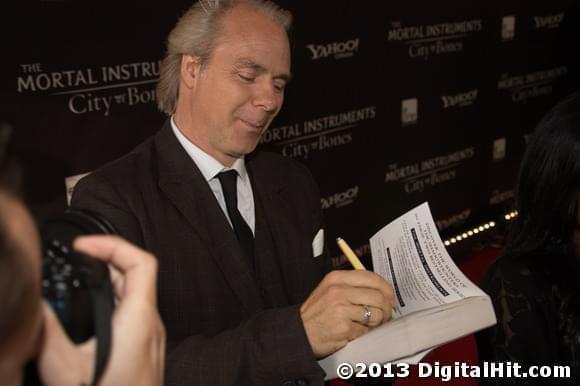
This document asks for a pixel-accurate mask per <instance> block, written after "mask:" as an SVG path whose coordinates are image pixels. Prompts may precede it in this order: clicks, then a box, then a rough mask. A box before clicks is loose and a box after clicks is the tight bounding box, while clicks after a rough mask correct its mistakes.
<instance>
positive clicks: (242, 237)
mask: <svg viewBox="0 0 580 386" xmlns="http://www.w3.org/2000/svg"><path fill="white" fill-rule="evenodd" d="M217 178H218V179H219V180H220V184H221V185H222V190H223V192H224V198H225V200H226V209H227V210H228V215H229V217H230V221H231V222H232V225H233V227H234V232H235V233H236V237H237V238H238V242H239V243H240V245H241V246H242V249H243V251H244V253H245V254H246V256H247V257H248V260H249V263H250V267H251V268H252V270H253V268H254V235H253V234H252V230H251V229H250V227H249V226H248V224H247V223H246V221H245V220H244V218H243V217H242V215H241V213H240V211H239V210H238V191H237V178H238V172H236V171H235V170H228V171H225V172H221V173H219V174H218V175H217Z"/></svg>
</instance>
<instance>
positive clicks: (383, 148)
mask: <svg viewBox="0 0 580 386" xmlns="http://www.w3.org/2000/svg"><path fill="white" fill-rule="evenodd" d="M280 4H281V5H282V6H284V7H286V8H288V9H290V10H291V11H292V12H293V14H294V20H295V25H294V28H293V30H292V43H291V44H292V50H293V53H292V55H293V63H292V72H293V74H294V79H293V81H292V82H291V84H290V85H289V86H288V89H287V94H286V102H285V106H284V108H283V110H282V112H281V113H280V115H279V116H278V117H277V118H276V120H275V121H274V123H273V125H272V127H271V129H270V130H269V131H268V132H267V133H266V134H265V136H264V137H263V139H262V143H261V145H260V146H261V147H263V148H265V149H268V150H271V151H275V152H279V153H281V154H283V155H285V156H287V157H291V158H294V159H296V160H298V161H300V162H304V163H305V164H306V165H307V166H308V167H309V168H310V170H311V171H312V173H313V174H314V176H315V178H316V180H317V181H318V183H319V186H320V191H321V196H322V202H321V205H322V207H323V208H324V212H325V217H326V222H327V226H328V237H329V239H330V240H331V239H334V238H335V237H337V236H341V237H343V238H345V239H346V240H348V241H349V243H350V244H351V245H352V246H353V247H354V248H355V249H356V250H357V251H358V252H359V254H362V255H364V258H365V259H368V252H369V251H368V238H369V237H370V236H371V235H372V234H373V233H374V232H376V231H377V230H378V229H379V228H380V227H382V226H383V225H384V224H386V223H387V222H388V221H390V220H392V219H394V218H395V217H397V216H398V215H400V214H401V213H402V212H403V211H405V210H408V209H410V208H412V207H413V206H415V205H417V204H419V203H421V202H423V201H425V200H427V201H429V203H430V205H431V208H432V211H433V214H434V216H435V218H436V221H437V223H438V226H439V228H440V230H441V232H442V234H443V235H451V234H454V233H456V232H458V231H461V230H463V229H467V228H468V227H472V226H474V225H478V224H479V223H481V222H483V221H489V220H494V219H497V218H500V216H501V215H502V214H503V213H504V212H505V211H507V210H510V209H511V208H512V205H513V200H512V197H513V185H514V182H515V179H516V175H517V170H518V167H519V162H520V159H521V156H522V154H523V151H524V149H525V137H526V135H527V134H529V133H530V132H531V130H532V129H533V127H534V126H535V124H536V123H537V121H538V120H539V119H540V117H541V116H542V115H543V114H544V113H545V112H546V111H547V110H548V109H549V108H550V107H551V106H553V105H554V104H555V103H556V102H557V101H559V100H561V99H562V98H563V97H565V96H566V95H567V94H569V93H570V92H572V91H573V90H575V89H577V88H578V69H579V61H578V53H577V52H578V50H577V49H576V46H575V42H574V40H575V39H576V38H577V36H579V34H578V32H579V31H578V25H579V23H578V21H579V16H578V3H577V1H573V0H556V1H550V2H545V1H540V0H535V1H532V2H530V1H513V0H512V1H501V2H500V1H495V2H493V1H492V2H476V3H473V2H465V1H460V0H450V1H445V2H443V3H441V2H437V3H434V2H425V1H418V0H412V1H405V2H395V3H394V2H379V1H375V2H363V3H361V2H360V1H356V0H334V1H330V0H320V1H316V2H301V1H290V0H285V1H280ZM188 5H189V2H187V1H176V0H173V1H170V2H165V3H163V4H157V5H155V6H153V5H141V6H139V7H136V6H128V5H126V6H115V7H114V8H111V7H110V6H105V5H102V4H97V3H95V4H92V5H86V4H83V5H79V4H78V3H77V2H73V1H41V2H38V3H36V4H33V5H31V6H29V7H28V8H27V9H26V10H10V11H8V10H7V11H4V12H2V17H3V19H5V20H4V22H3V23H2V28H3V30H2V36H3V38H2V39H3V44H2V46H3V48H4V55H3V60H2V63H1V64H0V66H1V67H2V71H1V72H0V81H1V84H2V89H1V95H0V98H1V101H0V102H1V103H0V114H1V116H0V117H1V118H2V120H4V121H8V122H10V123H11V124H12V125H13V126H14V128H15V137H14V140H15V145H16V147H17V148H18V150H19V151H20V153H21V154H22V158H23V163H24V165H25V168H26V169H25V170H26V175H27V181H28V184H27V189H26V193H27V200H28V202H29V203H30V204H31V205H32V207H33V209H34V212H35V214H36V215H37V217H39V218H40V219H41V218H43V217H44V216H46V215H47V214H50V213H54V212H56V211H59V210H62V209H63V208H64V207H65V205H66V200H65V185H64V179H65V178H66V177H69V176H74V175H78V174H82V173H86V172H90V171H91V170H94V169H95V168H97V167H98V166H99V165H102V164H103V163H105V162H108V161H110V160H112V159H115V158H117V157H119V156H121V155H122V154H124V153H126V152H127V151H129V150H130V149H132V148H133V147H134V146H136V145H137V144H138V143H140V142H141V141H142V140H143V139H144V138H146V137H147V136H149V135H151V134H152V133H154V132H156V131H157V130H158V129H159V127H160V126H161V125H162V123H163V122H164V120H165V117H164V116H163V114H161V113H159V112H158V111H157V110H156V107H155V103H154V99H155V91H154V89H155V82H156V81H157V78H158V75H159V74H158V70H159V60H160V59H161V58H162V56H163V52H164V41H165V38H166V35H167V33H168V32H169V31H170V29H171V28H172V26H173V24H174V23H175V21H176V19H177V18H178V16H179V15H180V14H181V13H182V12H183V11H184V10H185V9H186V8H187V7H188ZM11 20H17V21H18V23H12V22H10V21H11ZM329 245H330V248H331V252H332V254H333V255H334V256H335V259H336V260H335V262H336V263H337V265H340V264H341V263H343V259H342V257H341V255H340V253H339V251H338V249H337V248H336V247H335V246H334V243H329ZM367 262H368V261H367Z"/></svg>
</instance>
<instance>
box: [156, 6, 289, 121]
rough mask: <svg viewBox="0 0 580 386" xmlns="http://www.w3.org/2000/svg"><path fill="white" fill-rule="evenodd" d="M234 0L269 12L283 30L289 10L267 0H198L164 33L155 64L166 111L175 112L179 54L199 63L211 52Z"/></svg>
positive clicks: (161, 106)
mask: <svg viewBox="0 0 580 386" xmlns="http://www.w3.org/2000/svg"><path fill="white" fill-rule="evenodd" d="M238 4H248V5H250V6H253V7H255V8H256V9H257V10H259V11H261V12H263V13H264V14H266V15H268V16H271V17H272V18H273V19H274V20H275V21H276V22H277V23H278V24H279V25H280V26H281V27H283V28H284V30H285V31H286V32H288V31H289V29H290V26H291V24H292V14H291V13H290V12H289V11H286V10H284V9H282V8H281V7H279V6H278V5H276V4H274V3H273V2H271V1H269V0H200V1H198V2H196V3H195V4H194V5H193V6H191V8H189V10H187V11H186V12H185V13H184V14H183V16H181V18H180V19H179V20H178V21H177V24H176V25H175V27H174V28H173V30H172V31H171V32H170V33H169V36H168V37H167V52H166V54H165V58H164V59H163V60H162V61H161V65H160V67H159V83H158V84H157V106H158V107H159V110H161V111H163V112H164V113H166V114H167V115H171V114H173V113H174V112H175V108H176V106H177V96H178V92H179V80H180V71H181V57H182V55H194V56H197V57H199V58H200V61H201V65H202V66H203V65H204V64H205V63H207V61H208V60H209V58H210V56H211V54H212V53H213V49H214V44H215V41H216V37H217V36H218V33H219V31H220V21H221V18H222V17H223V16H224V15H225V14H226V12H227V11H229V10H231V9H232V8H233V7H235V6H236V5H238Z"/></svg>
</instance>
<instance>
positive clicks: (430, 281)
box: [370, 202, 486, 318]
mask: <svg viewBox="0 0 580 386" xmlns="http://www.w3.org/2000/svg"><path fill="white" fill-rule="evenodd" d="M370 244H371V253H372V258H373V266H374V271H375V272H376V273H378V274H380V275H381V276H382V277H383V278H384V279H385V280H386V281H388V282H389V283H390V284H391V285H392V286H393V289H394V290H395V298H396V301H397V305H396V306H395V312H394V316H395V318H396V317H400V316H402V315H407V314H409V313H411V312H414V311H418V310H422V309H426V308H431V307H435V306H438V305H440V304H446V303H451V302H454V301H457V300H460V299H464V298H466V297H469V296H486V295H485V293H484V292H483V291H482V290H480V289H479V288H478V287H477V286H476V285H475V284H473V283H472V282H471V281H470V280H469V279H468V278H467V277H465V275H464V274H463V273H462V272H461V271H460V270H459V268H457V266H456V265H455V263H453V260H452V259H451V257H450V256H449V254H448V253H447V250H446V249H445V246H444V245H443V242H442V241H441V237H440V236H439V232H438V231H437V227H436V226H435V222H434V221H433V217H432V216H431V212H430V210H429V205H428V204H427V203H426V202H425V203H423V204H421V205H419V206H418V207H416V208H415V209H412V210H410V211H409V212H407V213H405V214H404V215H402V216H401V217H399V218H397V219H396V220H394V221H393V222H391V223H389V224H388V225H386V226H385V227H383V228H382V229H381V230H380V231H379V232H377V233H376V234H375V235H374V236H373V237H371V240H370Z"/></svg>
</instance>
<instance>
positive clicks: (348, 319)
mask: <svg viewBox="0 0 580 386" xmlns="http://www.w3.org/2000/svg"><path fill="white" fill-rule="evenodd" d="M394 302H395V301H394V294H393V289H392V287H391V286H390V285H389V284H388V283H387V282H386V281H385V280H384V279H383V278H382V277H381V276H379V275H377V274H376V273H374V272H370V271H362V270H360V271H356V270H355V271H333V272H330V273H329V274H327V275H326V276H325V277H324V279H322V281H321V282H320V284H319V285H318V287H316V288H315V289H314V291H312V293H311V294H310V296H309V297H308V299H306V301H305V302H304V304H302V307H300V315H301V317H302V322H303V323H304V330H305V331H306V335H307V337H308V341H309V342H310V346H311V347H312V351H313V352H314V355H315V356H316V357H317V358H323V357H325V356H327V355H329V354H332V353H334V352H335V351H337V350H339V349H340V348H342V347H343V346H345V345H346V344H347V343H348V342H349V341H351V340H353V339H355V338H357V337H359V336H361V335H363V334H365V333H366V332H367V331H368V330H369V328H370V327H374V326H378V325H380V324H381V323H383V322H384V321H387V320H389V319H391V311H392V308H393V305H394ZM365 306H367V307H368V310H369V311H370V312H371V316H370V319H369V320H368V322H367V323H364V322H365V320H364V319H365V317H364V315H365V311H366V310H365Z"/></svg>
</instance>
